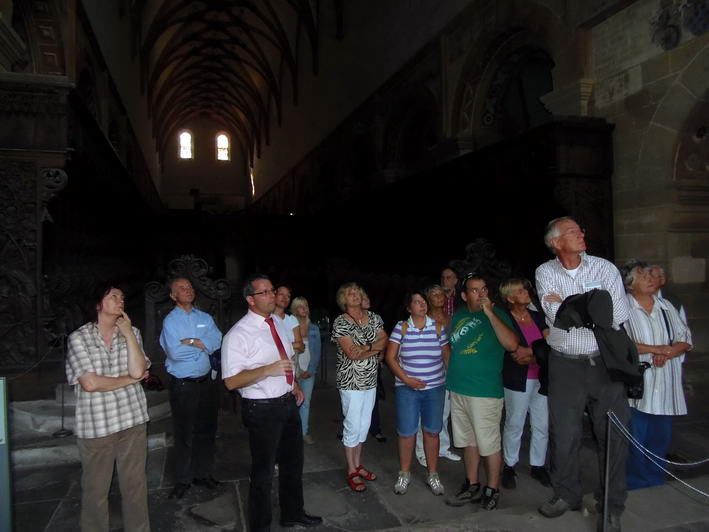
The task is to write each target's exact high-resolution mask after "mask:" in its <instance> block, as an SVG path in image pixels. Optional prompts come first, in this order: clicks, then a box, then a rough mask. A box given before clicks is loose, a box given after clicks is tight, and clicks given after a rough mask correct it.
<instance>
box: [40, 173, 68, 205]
mask: <svg viewBox="0 0 709 532" xmlns="http://www.w3.org/2000/svg"><path fill="white" fill-rule="evenodd" d="M40 177H41V180H42V201H43V202H44V203H45V205H46V204H47V203H48V202H49V200H51V199H52V198H53V197H54V196H56V195H57V193H58V192H61V191H62V190H63V189H64V187H66V185H67V183H68V182H69V177H68V176H67V175H66V172H65V171H64V170H62V169H61V168H43V169H42V171H41V172H40Z"/></svg>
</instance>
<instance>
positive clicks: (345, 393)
mask: <svg viewBox="0 0 709 532" xmlns="http://www.w3.org/2000/svg"><path fill="white" fill-rule="evenodd" d="M376 398H377V389H376V387H375V388H371V389H370V390H340V401H341V402H342V415H343V416H344V417H345V420H344V422H343V427H342V443H343V444H344V446H345V447H357V446H358V445H359V444H360V443H364V442H365V441H367V433H368V432H369V424H370V423H371V421H372V409H373V408H374V400H375V399H376Z"/></svg>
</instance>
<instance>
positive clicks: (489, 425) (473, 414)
mask: <svg viewBox="0 0 709 532" xmlns="http://www.w3.org/2000/svg"><path fill="white" fill-rule="evenodd" d="M503 403H504V400H503V399H502V398H501V397H500V398H499V399H498V398H496V397H470V396H469V395H461V394H458V393H455V392H451V424H452V425H453V442H454V444H455V446H456V447H477V448H478V452H479V453H480V456H490V455H491V454H495V453H496V452H498V451H499V450H500V448H501V447H500V440H501V437H500V421H501V419H502V405H503Z"/></svg>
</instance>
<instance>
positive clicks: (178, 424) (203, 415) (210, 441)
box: [169, 376, 219, 484]
mask: <svg viewBox="0 0 709 532" xmlns="http://www.w3.org/2000/svg"><path fill="white" fill-rule="evenodd" d="M218 384H219V383H218V381H213V380H212V379H211V378H210V377H209V376H208V377H207V378H206V379H205V380H204V381H202V382H189V381H185V380H183V379H177V378H175V377H171V378H170V388H169V391H170V408H171V409H172V431H173V435H174V438H175V482H181V483H183V484H189V483H190V482H192V479H193V478H204V477H207V476H210V475H211V474H212V468H213V467H214V455H215V453H216V444H215V437H216V434H217V414H218V406H219V405H218V396H219V389H218V388H217V385H218Z"/></svg>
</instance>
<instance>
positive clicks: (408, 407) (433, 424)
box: [396, 386, 446, 438]
mask: <svg viewBox="0 0 709 532" xmlns="http://www.w3.org/2000/svg"><path fill="white" fill-rule="evenodd" d="M445 396H446V387H445V386H436V387H435V388H431V389H426V390H421V391H417V390H413V389H411V388H409V387H408V386H397V387H396V432H397V433H398V434H399V436H401V437H402V438H407V437H409V436H413V435H414V434H416V432H417V431H418V429H419V420H420V421H421V426H422V427H423V430H425V431H426V432H428V433H429V434H438V433H439V432H441V428H442V427H443V402H444V401H445Z"/></svg>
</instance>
